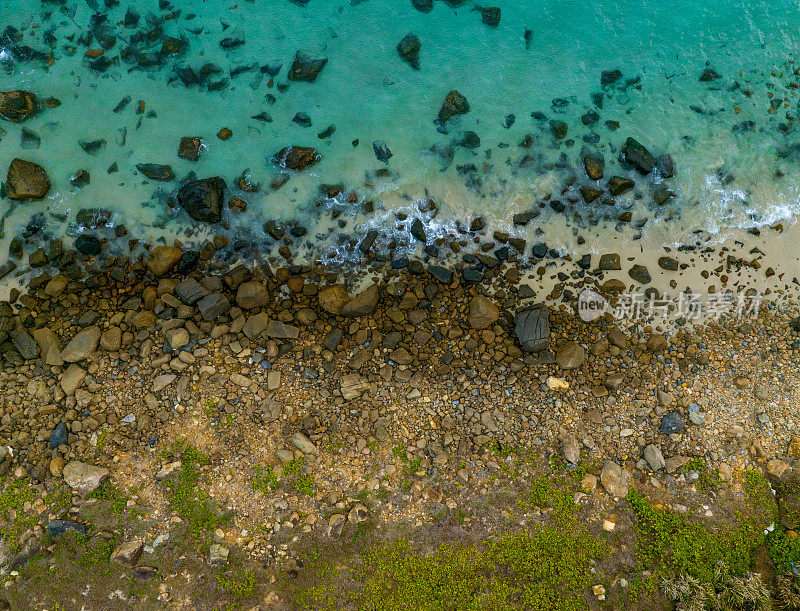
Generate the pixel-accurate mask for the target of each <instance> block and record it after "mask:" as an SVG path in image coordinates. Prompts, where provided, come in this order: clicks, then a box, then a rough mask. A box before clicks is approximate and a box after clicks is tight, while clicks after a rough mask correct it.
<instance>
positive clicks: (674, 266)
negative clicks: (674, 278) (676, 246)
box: [658, 257, 678, 272]
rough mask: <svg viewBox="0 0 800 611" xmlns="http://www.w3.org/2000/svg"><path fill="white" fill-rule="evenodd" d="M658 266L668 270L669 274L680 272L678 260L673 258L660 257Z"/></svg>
mask: <svg viewBox="0 0 800 611" xmlns="http://www.w3.org/2000/svg"><path fill="white" fill-rule="evenodd" d="M658 266H659V267H660V268H661V269H664V270H667V271H668V272H677V271H678V261H677V259H673V258H672V257H659V258H658Z"/></svg>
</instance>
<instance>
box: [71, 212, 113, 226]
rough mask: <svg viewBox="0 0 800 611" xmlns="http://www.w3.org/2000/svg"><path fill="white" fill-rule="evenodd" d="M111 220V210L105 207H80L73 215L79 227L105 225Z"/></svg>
mask: <svg viewBox="0 0 800 611" xmlns="http://www.w3.org/2000/svg"><path fill="white" fill-rule="evenodd" d="M110 222H111V210H108V209H107V208H82V209H81V210H79V211H78V214H76V215H75V223H76V224H77V225H78V227H79V228H80V229H97V228H98V227H106V226H107V225H108V224H109V223H110Z"/></svg>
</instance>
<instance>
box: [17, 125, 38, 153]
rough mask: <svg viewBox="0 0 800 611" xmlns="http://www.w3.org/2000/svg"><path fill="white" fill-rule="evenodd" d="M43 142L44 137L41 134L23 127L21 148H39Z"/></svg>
mask: <svg viewBox="0 0 800 611" xmlns="http://www.w3.org/2000/svg"><path fill="white" fill-rule="evenodd" d="M41 144H42V139H41V138H40V137H39V134H37V133H36V132H35V131H33V130H32V129H28V128H27V127H23V128H22V132H21V133H20V143H19V145H20V148H23V149H38V148H39V147H40V146H41Z"/></svg>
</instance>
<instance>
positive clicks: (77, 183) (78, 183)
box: [69, 170, 91, 189]
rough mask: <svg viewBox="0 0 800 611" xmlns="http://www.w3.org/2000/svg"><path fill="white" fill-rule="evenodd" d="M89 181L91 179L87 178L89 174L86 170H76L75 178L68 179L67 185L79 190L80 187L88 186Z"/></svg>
mask: <svg viewBox="0 0 800 611" xmlns="http://www.w3.org/2000/svg"><path fill="white" fill-rule="evenodd" d="M90 180H91V177H90V176H89V172H87V171H86V170H78V171H77V172H75V176H73V177H72V178H70V179H69V183H70V184H71V185H72V186H73V187H75V188H76V189H80V188H81V187H85V186H86V185H88V184H89V182H90Z"/></svg>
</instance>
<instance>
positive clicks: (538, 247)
mask: <svg viewBox="0 0 800 611" xmlns="http://www.w3.org/2000/svg"><path fill="white" fill-rule="evenodd" d="M531 252H532V254H533V256H534V257H536V258H537V259H544V258H545V257H546V256H547V244H545V243H544V242H539V243H538V244H534V245H533V250H532V251H531Z"/></svg>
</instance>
